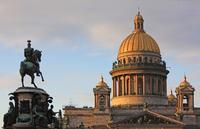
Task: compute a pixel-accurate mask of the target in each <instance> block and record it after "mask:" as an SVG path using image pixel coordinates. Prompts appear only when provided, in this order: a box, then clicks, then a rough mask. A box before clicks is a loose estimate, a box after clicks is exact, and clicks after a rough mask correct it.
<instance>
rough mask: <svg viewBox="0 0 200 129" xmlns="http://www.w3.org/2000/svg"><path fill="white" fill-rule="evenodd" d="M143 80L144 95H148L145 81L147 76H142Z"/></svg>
mask: <svg viewBox="0 0 200 129" xmlns="http://www.w3.org/2000/svg"><path fill="white" fill-rule="evenodd" d="M142 80H143V88H142V89H143V95H145V94H146V81H145V75H142Z"/></svg>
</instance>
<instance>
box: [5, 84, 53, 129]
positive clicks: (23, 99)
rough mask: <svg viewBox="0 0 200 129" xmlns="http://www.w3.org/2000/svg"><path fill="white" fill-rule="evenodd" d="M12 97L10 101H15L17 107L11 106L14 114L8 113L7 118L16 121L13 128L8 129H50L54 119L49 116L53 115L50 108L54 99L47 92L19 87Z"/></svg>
mask: <svg viewBox="0 0 200 129" xmlns="http://www.w3.org/2000/svg"><path fill="white" fill-rule="evenodd" d="M10 95H11V96H10V100H14V102H15V106H14V104H11V107H12V112H10V111H9V112H10V113H9V112H8V113H7V115H6V116H8V118H7V120H8V121H9V120H16V121H13V122H14V123H13V124H12V126H6V129H48V124H49V121H50V119H51V117H52V116H49V115H51V114H49V109H48V107H49V105H50V103H51V102H52V99H53V98H52V97H50V96H49V95H48V93H47V92H46V91H45V90H43V89H41V88H33V87H19V88H17V89H16V90H15V91H14V92H13V93H10ZM10 103H12V102H10ZM12 105H13V106H12ZM11 107H10V108H11ZM9 110H11V109H9ZM51 111H52V109H51ZM52 112H53V111H52ZM52 112H51V113H52ZM52 114H54V113H52ZM9 117H10V118H9ZM11 117H12V118H11Z"/></svg>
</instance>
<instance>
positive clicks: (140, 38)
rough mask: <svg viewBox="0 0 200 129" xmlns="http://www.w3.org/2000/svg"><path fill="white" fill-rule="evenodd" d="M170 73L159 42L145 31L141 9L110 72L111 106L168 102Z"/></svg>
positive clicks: (164, 103)
mask: <svg viewBox="0 0 200 129" xmlns="http://www.w3.org/2000/svg"><path fill="white" fill-rule="evenodd" d="M168 73H169V71H168V70H167V69H166V63H165V62H164V61H162V58H161V55H160V49H159V46H158V44H157V43H156V41H155V40H154V39H153V38H152V37H151V36H150V35H148V34H147V33H146V32H145V31H144V19H143V17H142V15H141V14H140V12H138V13H137V14H136V16H135V18H134V31H133V32H132V33H131V34H129V35H128V36H127V37H126V38H125V39H124V40H123V41H122V43H121V45H120V47H119V51H118V56H117V60H116V61H115V62H113V68H112V70H111V72H110V74H111V76H112V79H113V98H112V106H120V105H143V104H144V103H148V104H149V105H167V104H168V99H167V74H168ZM171 97H173V96H171Z"/></svg>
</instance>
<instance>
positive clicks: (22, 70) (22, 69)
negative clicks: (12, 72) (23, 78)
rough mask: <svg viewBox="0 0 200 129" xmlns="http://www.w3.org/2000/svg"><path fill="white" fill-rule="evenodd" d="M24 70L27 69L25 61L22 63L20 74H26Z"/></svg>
mask: <svg viewBox="0 0 200 129" xmlns="http://www.w3.org/2000/svg"><path fill="white" fill-rule="evenodd" d="M24 68H25V63H24V61H22V62H21V63H20V70H19V72H20V74H22V73H24Z"/></svg>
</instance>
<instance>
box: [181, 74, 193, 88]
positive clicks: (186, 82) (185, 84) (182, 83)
mask: <svg viewBox="0 0 200 129" xmlns="http://www.w3.org/2000/svg"><path fill="white" fill-rule="evenodd" d="M188 86H191V85H190V83H189V82H188V81H187V78H186V76H184V80H183V81H182V82H181V83H180V85H179V87H188Z"/></svg>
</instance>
